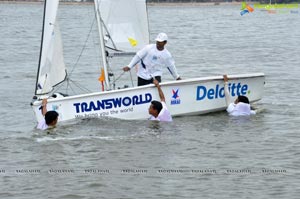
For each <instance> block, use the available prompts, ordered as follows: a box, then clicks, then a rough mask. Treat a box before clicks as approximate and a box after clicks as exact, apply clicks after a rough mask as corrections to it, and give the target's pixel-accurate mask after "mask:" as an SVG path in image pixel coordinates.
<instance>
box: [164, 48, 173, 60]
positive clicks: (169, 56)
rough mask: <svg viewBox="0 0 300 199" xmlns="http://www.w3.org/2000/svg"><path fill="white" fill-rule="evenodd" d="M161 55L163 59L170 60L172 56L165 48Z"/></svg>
mask: <svg viewBox="0 0 300 199" xmlns="http://www.w3.org/2000/svg"><path fill="white" fill-rule="evenodd" d="M163 53H164V56H165V57H167V58H172V54H171V53H170V51H168V49H167V48H164V50H163Z"/></svg>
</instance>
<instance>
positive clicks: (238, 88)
mask: <svg viewBox="0 0 300 199" xmlns="http://www.w3.org/2000/svg"><path fill="white" fill-rule="evenodd" d="M228 88H229V94H230V95H231V96H233V97H234V96H239V95H246V94H247V91H248V85H247V84H244V85H241V83H237V84H236V83H232V84H231V83H229V84H228ZM224 97H225V93H224V87H220V86H219V85H216V86H215V87H214V88H207V87H206V86H197V94H196V100H204V99H209V100H212V99H217V98H224Z"/></svg>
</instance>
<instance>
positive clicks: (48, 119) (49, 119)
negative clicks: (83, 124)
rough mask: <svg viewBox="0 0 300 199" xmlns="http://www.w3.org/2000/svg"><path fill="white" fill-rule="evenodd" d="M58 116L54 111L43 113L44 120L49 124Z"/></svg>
mask: <svg viewBox="0 0 300 199" xmlns="http://www.w3.org/2000/svg"><path fill="white" fill-rule="evenodd" d="M57 117H58V113H57V112H56V111H47V113H46V114H45V120H46V124H47V125H49V124H51V123H52V122H53V121H55V120H56V119H57Z"/></svg>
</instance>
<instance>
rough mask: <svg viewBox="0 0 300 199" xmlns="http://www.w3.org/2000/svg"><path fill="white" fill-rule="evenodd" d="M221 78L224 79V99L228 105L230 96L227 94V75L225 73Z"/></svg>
mask: <svg viewBox="0 0 300 199" xmlns="http://www.w3.org/2000/svg"><path fill="white" fill-rule="evenodd" d="M223 79H224V94H225V100H226V105H227V106H228V105H229V104H230V96H229V89H228V77H227V75H223Z"/></svg>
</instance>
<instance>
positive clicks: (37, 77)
mask: <svg viewBox="0 0 300 199" xmlns="http://www.w3.org/2000/svg"><path fill="white" fill-rule="evenodd" d="M46 5H47V0H45V1H44V16H43V28H42V38H41V47H40V57H39V65H38V70H37V74H36V83H35V91H34V94H35V95H37V90H38V82H39V74H40V67H41V61H42V50H43V42H44V29H45V16H46Z"/></svg>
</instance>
